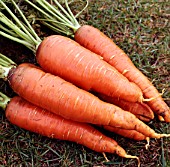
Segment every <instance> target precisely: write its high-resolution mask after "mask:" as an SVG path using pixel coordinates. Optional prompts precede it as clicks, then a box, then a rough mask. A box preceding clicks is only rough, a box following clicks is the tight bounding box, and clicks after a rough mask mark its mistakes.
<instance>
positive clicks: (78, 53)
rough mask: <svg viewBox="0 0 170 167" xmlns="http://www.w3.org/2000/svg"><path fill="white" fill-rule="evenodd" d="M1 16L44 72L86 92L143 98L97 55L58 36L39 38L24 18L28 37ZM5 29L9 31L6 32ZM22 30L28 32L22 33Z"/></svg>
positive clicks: (134, 85)
mask: <svg viewBox="0 0 170 167" xmlns="http://www.w3.org/2000/svg"><path fill="white" fill-rule="evenodd" d="M11 1H12V2H13V4H14V5H15V7H16V9H17V10H18V11H19V13H21V10H20V9H19V8H18V7H17V5H16V4H15V2H14V1H13V0H11ZM0 3H2V5H3V6H4V7H5V9H6V10H7V11H8V13H9V14H10V15H11V16H12V17H13V18H14V19H15V20H17V24H19V25H20V24H21V21H20V20H19V19H17V18H16V16H15V15H13V13H12V12H11V11H10V9H9V8H8V7H7V6H6V5H5V4H3V2H1V1H0ZM1 15H2V17H0V21H2V22H3V24H5V25H7V26H8V27H10V28H11V27H14V29H13V31H14V32H15V31H17V32H16V34H17V35H16V38H17V36H18V35H19V34H21V38H23V39H24V40H23V39H22V40H21V39H20V43H22V44H24V45H26V46H27V47H28V48H29V49H31V50H33V51H34V52H35V54H36V59H37V62H38V63H39V64H40V66H41V67H42V68H43V69H44V70H45V71H47V72H50V73H52V74H54V75H57V76H60V77H62V78H63V79H65V80H67V81H69V82H72V83H73V84H75V85H77V86H78V87H81V88H83V89H85V90H88V91H89V90H94V91H97V92H100V93H102V94H106V95H109V96H112V97H117V98H122V99H125V100H127V101H132V102H136V101H138V102H141V101H143V95H142V92H141V90H140V88H139V87H138V86H137V85H136V84H134V83H133V82H129V80H128V79H127V78H126V77H124V76H123V75H122V74H120V73H119V72H118V71H117V70H116V69H115V68H114V67H112V66H111V65H109V64H108V63H106V62H105V61H103V60H101V58H100V56H98V55H97V54H95V53H93V52H91V51H89V50H88V49H86V48H84V47H82V46H81V45H79V44H78V43H77V42H75V41H73V40H71V39H69V38H67V37H63V36H61V35H53V36H49V37H47V38H46V39H44V40H43V41H41V39H40V38H39V37H38V36H37V35H36V34H35V32H34V30H32V29H31V28H30V25H29V23H28V21H25V22H26V23H27V25H28V28H29V29H31V32H32V35H31V37H30V33H29V32H27V29H26V28H25V27H24V26H23V27H22V29H23V31H22V30H21V28H20V27H18V28H16V27H17V26H16V25H15V26H14V25H13V23H11V21H10V20H9V19H8V18H7V17H5V16H3V14H1ZM21 16H22V18H23V19H24V20H25V16H23V14H21ZM16 29H17V30H16ZM4 31H5V30H4ZM7 32H8V33H9V31H7ZM7 32H6V33H7ZM25 32H27V33H26V34H25ZM1 35H3V36H5V34H4V33H1ZM10 35H11V34H10ZM6 36H7V35H6ZM16 38H12V37H11V39H12V40H14V39H15V40H16V41H17V42H18V41H19V40H17V39H16ZM37 49H38V50H37Z"/></svg>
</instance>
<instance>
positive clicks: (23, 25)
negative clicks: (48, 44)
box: [0, 0, 41, 53]
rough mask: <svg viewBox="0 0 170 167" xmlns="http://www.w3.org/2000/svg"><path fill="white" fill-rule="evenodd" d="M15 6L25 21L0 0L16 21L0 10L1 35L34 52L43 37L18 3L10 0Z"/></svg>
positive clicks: (0, 3)
mask: <svg viewBox="0 0 170 167" xmlns="http://www.w3.org/2000/svg"><path fill="white" fill-rule="evenodd" d="M10 1H11V2H12V3H13V5H14V6H15V8H16V10H17V11H18V12H19V14H20V16H21V18H22V19H23V22H21V20H19V19H18V18H17V17H16V16H15V15H14V13H13V12H12V11H11V10H10V9H9V8H8V7H7V6H6V4H5V3H4V2H3V1H0V5H1V6H2V7H3V8H4V9H6V11H7V12H8V13H9V14H10V15H11V17H12V19H13V20H14V21H15V22H16V24H14V22H13V21H11V20H10V19H8V17H6V16H5V15H4V14H3V13H2V12H0V23H1V24H0V35H2V36H4V37H6V38H9V39H11V40H13V41H16V42H18V43H21V44H23V45H25V46H26V47H27V48H29V49H30V50H32V51H33V52H34V53H35V51H36V49H37V47H38V46H39V44H40V43H41V39H40V38H39V37H38V35H37V34H36V32H35V31H34V29H33V28H32V27H31V25H30V23H29V22H28V20H27V19H26V17H25V16H24V14H23V13H22V11H21V10H20V9H19V7H18V6H17V5H16V3H15V2H14V0H10Z"/></svg>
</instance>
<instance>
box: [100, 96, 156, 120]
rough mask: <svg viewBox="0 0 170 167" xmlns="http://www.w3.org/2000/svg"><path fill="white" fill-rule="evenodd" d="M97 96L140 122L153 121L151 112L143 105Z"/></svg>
mask: <svg viewBox="0 0 170 167" xmlns="http://www.w3.org/2000/svg"><path fill="white" fill-rule="evenodd" d="M97 96H98V97H99V98H100V99H102V100H104V101H105V102H108V103H111V104H114V105H116V106H118V107H120V108H122V109H123V110H126V111H129V112H131V113H132V114H134V115H135V116H136V117H137V118H139V119H140V120H142V121H145V122H149V121H151V119H154V113H153V111H152V110H151V109H150V107H149V106H148V105H147V104H145V103H139V102H136V103H133V102H129V101H125V100H122V99H117V98H112V97H109V96H106V95H102V94H97Z"/></svg>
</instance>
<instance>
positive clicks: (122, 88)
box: [36, 35, 142, 102]
mask: <svg viewBox="0 0 170 167" xmlns="http://www.w3.org/2000/svg"><path fill="white" fill-rule="evenodd" d="M65 46H66V47H65ZM36 58H37V61H38V63H39V64H40V66H41V67H42V68H43V69H44V70H45V71H47V72H50V73H52V74H54V75H58V76H60V77H62V78H63V79H65V80H67V81H69V82H71V83H73V84H75V85H77V86H79V87H81V88H83V89H85V90H88V91H89V90H94V91H97V92H99V93H102V94H106V95H109V96H112V97H117V98H122V99H125V100H128V101H132V102H136V101H139V102H141V101H142V93H141V90H140V89H139V88H138V87H137V86H136V85H135V84H134V83H132V82H129V81H128V80H127V78H125V77H123V75H122V74H120V73H119V72H118V71H117V70H116V69H115V68H114V67H112V66H110V65H109V64H107V63H106V62H104V61H103V60H101V59H100V57H99V56H98V55H96V54H95V53H92V52H91V51H89V50H87V49H85V48H84V47H82V46H80V45H79V44H77V43H76V42H75V41H73V40H71V39H69V38H67V37H63V36H60V35H53V36H49V37H47V38H46V39H45V40H43V41H42V43H41V44H40V46H39V47H38V50H37V52H36Z"/></svg>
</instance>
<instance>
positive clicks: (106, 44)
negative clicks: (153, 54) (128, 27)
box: [25, 0, 170, 122]
mask: <svg viewBox="0 0 170 167" xmlns="http://www.w3.org/2000/svg"><path fill="white" fill-rule="evenodd" d="M25 1H26V2H28V3H29V4H30V5H32V6H33V7H34V8H35V9H37V11H39V12H40V13H41V14H42V17H44V18H45V19H42V23H43V24H44V25H46V26H47V27H49V28H51V29H52V30H54V31H56V32H60V33H63V34H65V35H67V36H68V35H69V36H71V37H72V36H74V39H75V41H76V42H78V43H79V44H81V45H82V46H84V47H85V48H87V49H89V50H91V51H92V52H94V53H96V54H98V55H100V56H101V57H102V58H103V59H104V61H106V62H108V63H109V64H110V65H112V66H113V67H115V68H116V69H117V70H118V71H119V72H120V73H121V74H123V75H124V76H125V77H126V78H128V80H129V81H131V82H134V83H135V84H136V85H138V86H139V88H140V89H141V90H142V92H143V95H144V98H146V99H152V100H150V101H149V102H147V103H148V105H149V106H150V108H151V109H152V110H153V111H154V112H155V113H156V114H157V115H158V116H159V118H162V117H163V118H164V120H165V121H166V122H170V108H169V107H168V105H167V104H166V103H165V102H164V100H163V98H162V97H161V95H160V94H159V92H158V90H157V89H156V88H155V87H154V86H153V84H152V83H151V82H150V81H149V79H148V78H147V77H146V76H144V74H142V72H140V71H139V70H138V69H137V68H136V67H135V65H134V64H133V63H132V61H131V60H130V58H129V57H128V56H127V55H126V54H125V52H124V51H123V50H122V49H120V48H119V47H118V46H117V45H116V44H115V43H114V42H113V41H112V40H111V39H110V38H108V37H107V36H106V35H105V34H104V33H102V32H101V31H99V30H98V29H97V28H94V27H92V26H89V25H83V26H81V25H80V24H79V23H78V21H77V20H76V17H77V15H76V17H75V16H74V15H73V13H72V12H71V10H70V7H69V5H68V1H67V0H65V6H66V9H65V8H63V7H62V6H61V5H60V4H59V3H55V0H52V1H51V4H52V5H51V4H50V3H47V1H45V0H36V1H35V2H36V3H37V5H34V4H33V3H31V2H30V1H28V0H25ZM44 4H45V5H46V6H48V9H53V12H51V10H50V12H49V11H48V10H47V9H45V8H44V7H43V6H44ZM54 5H56V6H57V8H54ZM87 5H88V1H87ZM87 5H86V7H87ZM38 6H40V7H41V8H38ZM86 7H85V8H86ZM42 9H43V10H42ZM83 10H84V9H83ZM66 13H67V14H66ZM80 13H81V12H80ZM56 15H57V17H56ZM78 15H79V14H78ZM63 24H64V25H66V26H65V28H64V27H63Z"/></svg>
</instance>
